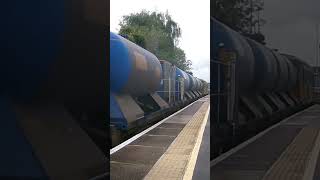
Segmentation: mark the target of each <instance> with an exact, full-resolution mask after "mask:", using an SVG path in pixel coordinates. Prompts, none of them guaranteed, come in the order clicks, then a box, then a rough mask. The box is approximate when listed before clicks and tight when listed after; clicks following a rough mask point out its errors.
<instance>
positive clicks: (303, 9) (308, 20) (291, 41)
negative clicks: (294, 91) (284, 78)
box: [262, 0, 320, 65]
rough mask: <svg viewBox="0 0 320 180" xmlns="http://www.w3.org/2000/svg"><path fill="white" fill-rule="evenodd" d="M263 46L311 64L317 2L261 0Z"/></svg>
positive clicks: (319, 13) (319, 12) (319, 19)
mask: <svg viewBox="0 0 320 180" xmlns="http://www.w3.org/2000/svg"><path fill="white" fill-rule="evenodd" d="M264 8H265V9H264V13H263V17H264V19H266V21H267V23H266V25H265V26H264V27H263V28H262V31H263V33H264V34H265V36H266V40H267V45H268V46H269V47H271V48H277V49H279V50H280V51H282V52H286V53H289V54H292V55H296V56H297V57H300V58H301V59H303V60H305V61H306V62H308V63H309V64H310V65H314V64H315V62H316V61H315V60H316V58H315V57H316V24H318V23H320V9H319V8H320V0H265V6H264Z"/></svg>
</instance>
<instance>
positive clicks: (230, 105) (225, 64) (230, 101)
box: [210, 53, 238, 139]
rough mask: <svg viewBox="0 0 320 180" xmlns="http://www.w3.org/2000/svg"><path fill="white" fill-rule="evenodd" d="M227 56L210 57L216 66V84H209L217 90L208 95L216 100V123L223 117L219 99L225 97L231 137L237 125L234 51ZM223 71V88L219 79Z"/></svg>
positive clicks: (233, 135) (234, 133)
mask: <svg viewBox="0 0 320 180" xmlns="http://www.w3.org/2000/svg"><path fill="white" fill-rule="evenodd" d="M229 55H230V56H229V58H228V60H227V61H225V60H222V59H212V60H211V63H213V64H214V66H217V74H214V75H216V76H217V77H218V78H217V80H218V81H217V82H213V83H216V84H212V85H211V86H217V91H216V92H214V93H211V92H210V96H211V97H212V98H213V99H212V101H217V112H216V114H217V115H216V118H217V119H216V121H217V123H218V124H219V123H221V122H222V121H223V119H221V114H220V110H221V106H222V105H221V103H222V102H221V99H222V97H224V96H225V97H227V119H226V120H227V122H229V123H230V124H231V126H232V137H233V139H234V137H235V136H236V127H237V125H238V121H237V119H238V107H237V106H236V104H237V102H238V98H237V92H236V90H237V88H236V86H237V83H236V56H235V54H234V53H230V54H229ZM222 71H224V72H225V76H226V77H225V80H226V82H225V89H224V90H223V89H222V88H223V87H222V85H221V81H222V77H221V75H220V74H221V72H222Z"/></svg>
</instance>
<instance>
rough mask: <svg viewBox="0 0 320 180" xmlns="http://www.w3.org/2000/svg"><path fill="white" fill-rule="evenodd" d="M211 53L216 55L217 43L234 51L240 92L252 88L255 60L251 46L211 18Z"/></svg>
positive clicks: (237, 34)
mask: <svg viewBox="0 0 320 180" xmlns="http://www.w3.org/2000/svg"><path fill="white" fill-rule="evenodd" d="M210 38H211V47H210V49H211V54H213V56H214V57H217V56H218V51H219V49H221V48H219V45H221V44H223V46H224V49H225V50H227V51H232V52H235V53H236V56H237V61H236V67H237V71H238V74H237V75H238V76H237V78H238V81H239V82H241V83H239V90H240V93H243V92H248V91H247V90H252V86H253V81H254V73H255V64H254V63H255V61H254V56H253V53H252V50H251V47H250V46H249V44H248V43H247V41H246V40H245V39H244V37H242V36H241V35H240V34H239V33H237V32H236V31H234V30H232V29H230V28H229V27H227V26H226V25H224V24H222V23H220V22H218V21H217V20H215V19H211V37H210Z"/></svg>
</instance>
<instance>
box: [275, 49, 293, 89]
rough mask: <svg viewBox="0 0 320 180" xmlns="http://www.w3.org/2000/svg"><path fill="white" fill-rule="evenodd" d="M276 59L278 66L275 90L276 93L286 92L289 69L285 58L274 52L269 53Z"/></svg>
mask: <svg viewBox="0 0 320 180" xmlns="http://www.w3.org/2000/svg"><path fill="white" fill-rule="evenodd" d="M271 52H272V53H273V55H274V57H275V58H276V62H277V65H278V78H277V79H278V80H277V82H276V86H275V90H276V91H286V90H287V89H288V81H289V68H288V63H287V58H286V57H284V56H282V55H280V54H279V53H278V52H276V51H271Z"/></svg>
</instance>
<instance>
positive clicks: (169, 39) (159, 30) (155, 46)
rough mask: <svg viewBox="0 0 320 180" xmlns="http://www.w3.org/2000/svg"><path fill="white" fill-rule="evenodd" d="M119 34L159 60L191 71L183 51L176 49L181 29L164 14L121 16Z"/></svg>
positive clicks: (150, 13) (149, 13) (144, 12)
mask: <svg viewBox="0 0 320 180" xmlns="http://www.w3.org/2000/svg"><path fill="white" fill-rule="evenodd" d="M119 25H120V31H119V34H120V35H123V36H125V37H127V39H129V40H130V41H132V42H134V43H136V44H138V45H139V46H141V47H143V48H145V49H147V50H148V51H150V52H152V53H153V54H155V55H156V56H157V57H158V58H159V59H163V60H167V61H169V62H171V63H173V64H175V65H176V66H178V67H179V68H180V69H182V70H184V71H189V70H190V69H191V61H189V60H186V56H185V53H184V51H183V50H182V49H181V48H179V47H178V44H179V38H180V37H181V29H180V27H179V25H178V24H177V23H176V22H175V21H174V20H173V19H172V18H171V16H170V15H169V14H168V12H166V13H158V12H149V11H146V10H142V11H141V12H139V13H132V14H130V15H128V16H123V18H122V21H121V22H120V24H119Z"/></svg>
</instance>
